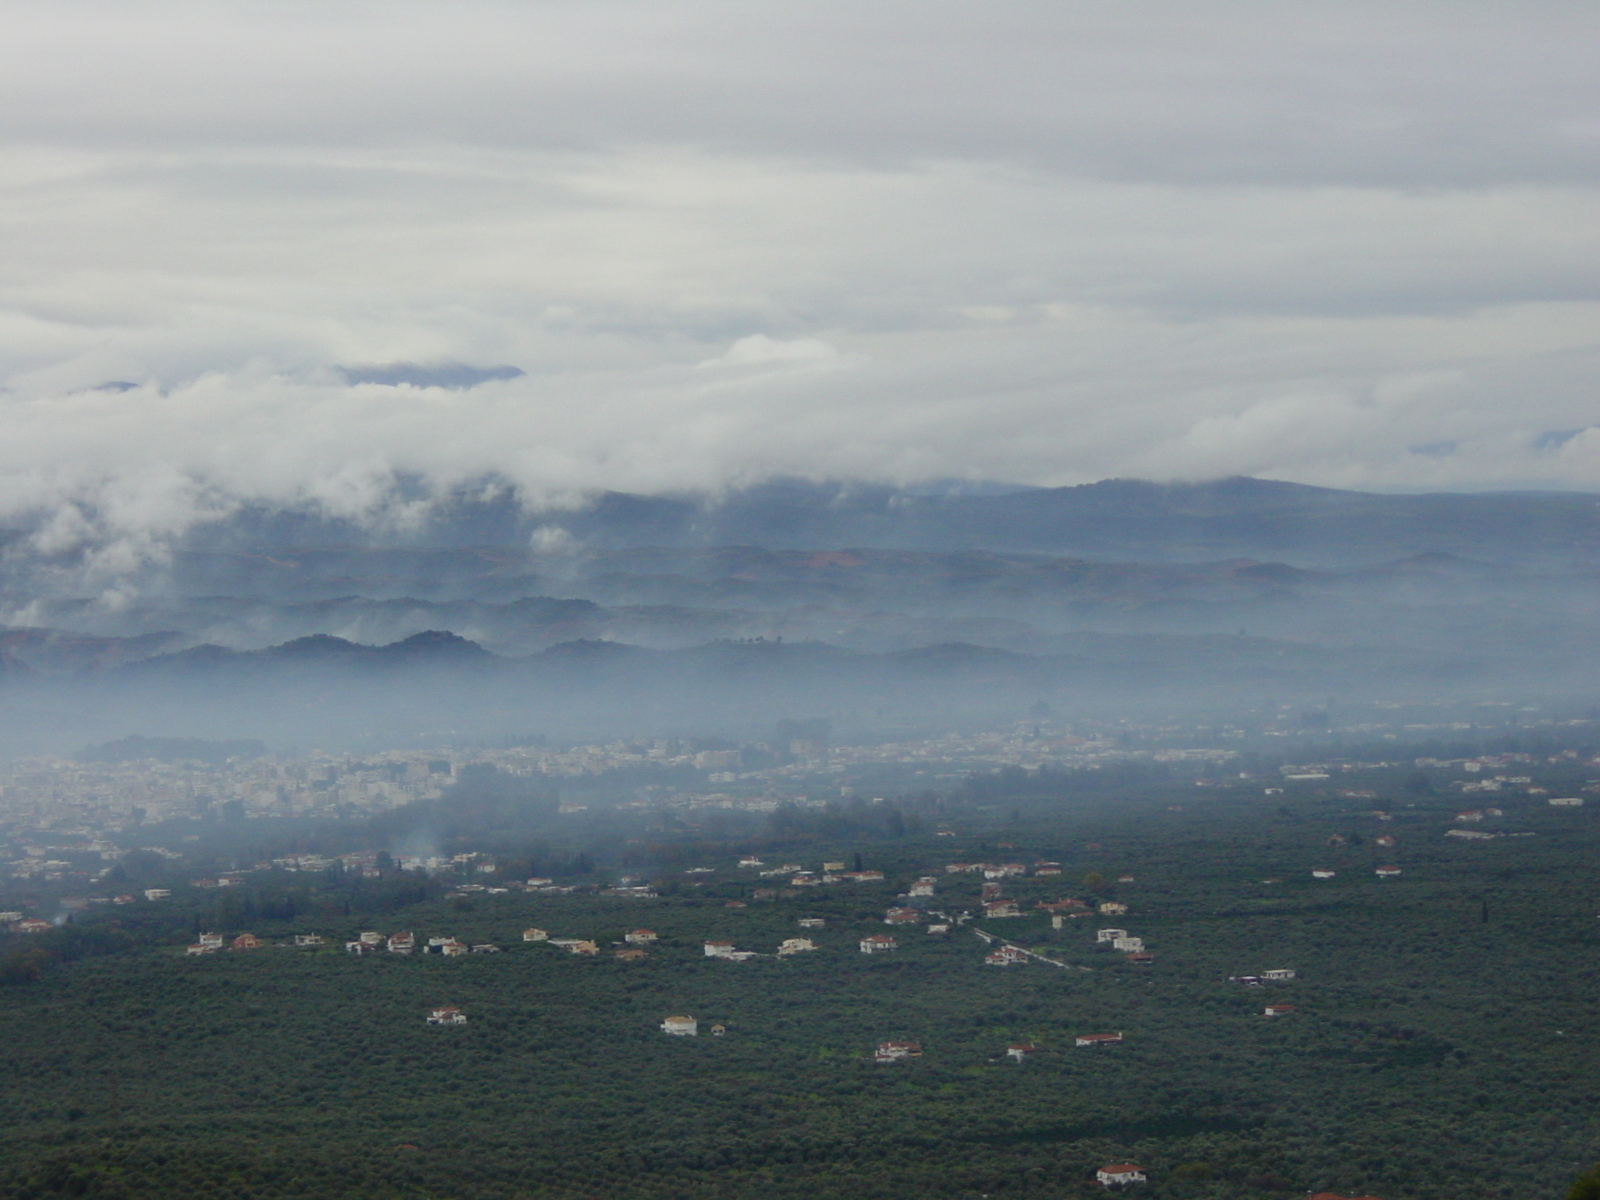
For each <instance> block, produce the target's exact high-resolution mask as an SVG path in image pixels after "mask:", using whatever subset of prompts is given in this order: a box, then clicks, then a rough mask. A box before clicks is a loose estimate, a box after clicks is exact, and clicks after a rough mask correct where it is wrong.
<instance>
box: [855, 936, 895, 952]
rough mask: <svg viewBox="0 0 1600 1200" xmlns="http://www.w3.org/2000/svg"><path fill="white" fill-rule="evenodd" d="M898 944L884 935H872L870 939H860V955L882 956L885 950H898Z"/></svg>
mask: <svg viewBox="0 0 1600 1200" xmlns="http://www.w3.org/2000/svg"><path fill="white" fill-rule="evenodd" d="M899 948H900V943H899V942H897V941H895V940H894V939H893V938H892V937H890V936H889V935H888V934H886V933H874V934H872V935H871V936H870V937H864V938H862V939H861V953H863V954H882V953H883V952H884V951H886V950H898V949H899Z"/></svg>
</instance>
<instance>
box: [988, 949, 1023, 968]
mask: <svg viewBox="0 0 1600 1200" xmlns="http://www.w3.org/2000/svg"><path fill="white" fill-rule="evenodd" d="M983 961H984V962H985V963H987V964H988V965H989V966H991V967H1020V966H1022V965H1024V964H1025V963H1026V962H1027V961H1028V956H1027V955H1026V954H1024V953H1023V952H1022V951H1021V950H1018V949H1017V948H1016V947H1015V946H1001V947H1000V948H999V949H998V950H996V951H994V952H993V953H991V954H986V955H984V956H983Z"/></svg>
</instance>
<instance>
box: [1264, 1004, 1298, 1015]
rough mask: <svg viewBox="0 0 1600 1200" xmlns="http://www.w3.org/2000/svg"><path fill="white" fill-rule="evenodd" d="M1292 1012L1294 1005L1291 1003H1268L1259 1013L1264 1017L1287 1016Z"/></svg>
mask: <svg viewBox="0 0 1600 1200" xmlns="http://www.w3.org/2000/svg"><path fill="white" fill-rule="evenodd" d="M1292 1012H1294V1005H1292V1004H1269V1005H1267V1007H1266V1008H1264V1009H1262V1011H1261V1015H1262V1016H1264V1017H1287V1016H1288V1015H1289V1014H1291V1013H1292Z"/></svg>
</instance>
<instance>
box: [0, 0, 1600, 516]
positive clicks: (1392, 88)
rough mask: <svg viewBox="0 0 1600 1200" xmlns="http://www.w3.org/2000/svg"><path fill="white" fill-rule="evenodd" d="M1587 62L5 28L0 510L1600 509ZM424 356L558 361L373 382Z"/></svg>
mask: <svg viewBox="0 0 1600 1200" xmlns="http://www.w3.org/2000/svg"><path fill="white" fill-rule="evenodd" d="M1597 32H1600V6H1597V5H1595V4H1593V3H1589V2H1584V3H1561V4H1558V3H1542V4H1541V3H1536V2H1535V3H1529V2H1527V0H1523V2H1519V3H1517V4H1514V5H1513V4H1510V3H1501V4H1473V3H1470V2H1468V0H1451V2H1450V3H1443V4H1437V5H1435V4H1428V3H1418V2H1410V3H1405V4H1394V3H1392V2H1385V3H1373V4H1364V3H1361V2H1359V0H1337V2H1336V3H1283V2H1282V0H1270V2H1266V3H1227V2H1226V0H1205V2H1203V3H1202V2H1198V0H1197V2H1194V3H1161V2H1157V0H1137V2H1135V0H1115V2H1113V0H1100V2H1098V3H1081V2H1079V3H1074V2H1071V0H1048V2H1046V0H1027V2H1018V3H1005V2H1001V0H988V2H986V3H982V4H978V3H972V2H970V0H964V2H962V3H940V2H938V0H908V2H906V3H896V2H892V0H890V2H882V0H880V2H873V0H866V2H863V0H852V2H850V3H831V2H829V0H804V2H803V3H795V4H790V3H783V2H778V0H763V2H762V3H759V4H757V3H748V2H747V3H740V4H719V3H676V2H669V0H662V2H657V3H610V2H605V0H582V2H574V3H562V2H548V0H547V2H543V3H529V2H527V0H516V2H511V3H474V2H470V0H451V2H450V3H437V2H435V0H430V2H428V3H416V4H413V3H406V2H404V0H384V2H383V3H360V2H356V0H344V2H341V3H335V4H329V3H326V2H324V0H317V2H314V3H304V4H296V3H290V2H285V0H274V2H272V3H253V4H252V3H234V4H230V3H220V2H217V0H209V2H207V3H203V4H192V5H191V4H179V3H163V2H153V0H152V2H140V0H117V2H116V3H106V4H92V3H75V2H73V0H51V2H50V3H48V4H44V3H30V2H29V0H11V2H10V3H9V4H8V5H7V11H6V35H5V37H4V38H3V39H0V138H3V140H4V149H5V152H4V155H3V157H0V187H3V189H4V194H3V198H0V228H3V236H4V239H5V245H4V254H3V255H0V377H3V382H4V385H5V387H6V388H7V390H6V391H5V393H4V394H3V395H0V406H3V407H0V411H3V413H4V417H3V425H0V433H3V437H0V512H14V511H17V510H19V509H23V508H27V507H30V506H41V505H42V506H45V507H49V506H53V505H58V504H60V503H61V502H63V501H65V500H69V499H73V500H78V501H81V502H85V503H87V502H93V503H94V504H95V505H97V506H98V511H99V514H100V515H99V517H98V518H96V519H97V520H101V521H105V522H109V523H110V524H111V525H112V526H113V527H117V528H122V529H148V530H154V531H158V532H159V531H160V530H162V529H164V528H175V527H179V526H181V525H182V524H183V523H184V522H186V521H188V520H190V519H191V518H192V517H193V515H194V514H195V513H196V512H197V511H203V510H205V509H206V508H207V507H208V506H218V505H223V506H225V505H226V504H228V503H230V502H231V501H232V500H233V499H235V498H238V497H245V498H249V499H256V500H266V501H290V502H301V501H305V500H308V499H310V500H314V501H316V502H319V503H323V504H326V505H328V506H330V507H332V508H335V509H338V510H340V511H347V512H355V511H362V510H364V509H370V508H372V507H373V506H377V505H381V503H382V500H383V497H384V495H385V492H386V486H387V484H386V481H387V480H388V479H389V478H390V476H391V474H392V472H395V471H406V472H416V473H420V474H422V475H423V476H425V477H426V478H428V479H430V480H432V481H434V482H435V483H438V484H440V485H448V484H452V483H456V482H459V481H462V480H467V479H472V478H476V477H479V476H482V475H485V474H487V473H498V474H501V475H504V476H507V477H509V478H511V479H513V480H515V481H516V482H518V483H519V484H521V485H522V486H523V487H525V488H526V489H528V492H529V494H530V495H555V496H561V495H572V494H575V493H578V492H581V491H583V490H584V489H591V488H624V489H631V490H660V489H669V488H685V487H718V486H723V485H726V484H729V483H738V482H743V481H749V480H753V479H758V478H761V477H764V476H768V475H773V474H798V475H806V476H812V477H861V478H871V479H886V480H896V481H915V480H923V479H932V478H951V477H954V478H975V479H995V480H1009V481H1021V482H1029V483H1041V484H1063V483H1076V482H1084V481H1089V480H1094V479H1100V478H1105V477H1107V476H1130V475H1131V476H1142V477H1149V478H1157V479H1200V478H1208V477H1215V476H1219V475H1226V474H1235V473H1247V474H1254V475H1261V476H1266V477H1272V478H1279V479H1291V480H1299V481H1304V482H1310V483H1320V484H1331V485H1336V486H1349V487H1360V488H1377V489H1417V488H1481V487H1491V486H1494V487H1503V486H1538V487H1562V488H1594V489H1600V428H1594V429H1589V430H1588V432H1575V431H1583V430H1585V429H1586V428H1587V427H1589V426H1591V425H1597V426H1600V405H1597V403H1596V401H1597V394H1596V392H1597V389H1596V382H1595V381H1596V379H1597V378H1600V370H1597V368H1600V352H1597V343H1600V297H1597V288H1600V206H1597V203H1596V199H1597V190H1596V188H1597V172H1596V162H1597V149H1600V106H1597V100H1600V72H1597V71H1596V69H1595V63H1596V61H1597V53H1596V52H1597V36H1596V35H1597ZM396 361H412V362H424V363H432V362H444V361H458V362H465V363H469V364H474V365H479V366H492V365H496V364H513V365H515V366H518V367H521V368H523V369H524V370H525V371H526V372H527V374H526V375H524V376H523V377H521V378H518V379H514V380H510V381H496V382H489V383H485V384H483V385H481V386H479V387H477V388H474V389H471V390H468V391H447V390H442V389H438V388H410V387H400V388H396V387H391V386H382V385H377V384H361V385H357V386H353V387H352V386H348V385H347V384H346V383H345V381H344V378H343V377H342V376H341V375H339V374H338V373H337V371H335V369H334V368H335V367H336V366H338V365H347V366H348V365H363V364H378V363H389V362H396ZM110 381H128V382H133V383H136V384H138V385H140V386H139V387H137V388H136V389H133V390H125V391H108V390H91V389H93V388H95V386H96V385H100V384H104V383H107V382H110ZM77 520H78V518H77V517H76V516H74V515H73V510H72V509H70V508H69V509H64V510H63V515H62V516H61V517H60V519H59V521H58V522H57V534H58V535H59V537H60V538H62V539H70V538H71V537H72V536H74V529H75V524H74V523H75V522H76V521H77Z"/></svg>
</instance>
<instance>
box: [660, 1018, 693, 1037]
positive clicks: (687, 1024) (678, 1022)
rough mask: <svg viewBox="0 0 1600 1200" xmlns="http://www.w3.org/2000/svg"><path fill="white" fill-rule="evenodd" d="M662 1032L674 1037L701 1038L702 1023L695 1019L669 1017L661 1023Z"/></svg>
mask: <svg viewBox="0 0 1600 1200" xmlns="http://www.w3.org/2000/svg"><path fill="white" fill-rule="evenodd" d="M661 1032H662V1033H670V1034H672V1035H673V1036H674V1037H699V1036H700V1022H699V1021H696V1020H695V1019H694V1018H693V1017H668V1018H667V1019H666V1020H665V1021H663V1022H661Z"/></svg>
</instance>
